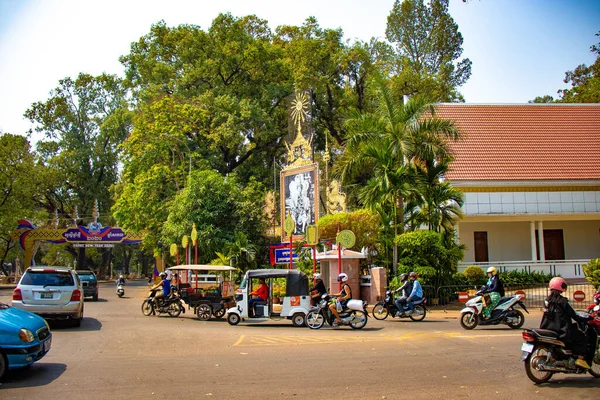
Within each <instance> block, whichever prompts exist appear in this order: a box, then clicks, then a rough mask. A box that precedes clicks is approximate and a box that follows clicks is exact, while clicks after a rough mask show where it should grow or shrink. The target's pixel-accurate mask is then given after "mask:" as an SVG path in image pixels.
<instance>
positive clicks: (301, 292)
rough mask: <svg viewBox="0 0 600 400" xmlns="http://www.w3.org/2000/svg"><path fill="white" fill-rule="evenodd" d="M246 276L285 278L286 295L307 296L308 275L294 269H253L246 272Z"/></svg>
mask: <svg viewBox="0 0 600 400" xmlns="http://www.w3.org/2000/svg"><path fill="white" fill-rule="evenodd" d="M246 275H247V276H248V278H264V279H267V278H286V288H285V295H286V296H307V295H308V277H307V276H306V274H305V273H304V272H302V271H298V270H295V269H255V270H251V271H248V272H246Z"/></svg>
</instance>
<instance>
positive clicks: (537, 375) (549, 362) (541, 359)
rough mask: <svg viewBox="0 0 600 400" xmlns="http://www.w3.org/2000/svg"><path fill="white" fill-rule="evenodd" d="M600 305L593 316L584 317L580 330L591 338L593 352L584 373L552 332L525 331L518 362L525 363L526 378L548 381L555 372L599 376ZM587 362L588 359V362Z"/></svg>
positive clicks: (539, 330) (591, 314) (535, 380)
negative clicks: (588, 367)
mask: <svg viewBox="0 0 600 400" xmlns="http://www.w3.org/2000/svg"><path fill="white" fill-rule="evenodd" d="M599 311H600V306H597V305H596V306H594V309H593V310H592V313H590V314H587V321H586V322H584V323H583V324H582V325H583V326H582V328H583V330H584V332H585V334H586V335H588V337H589V336H591V337H592V338H593V340H592V342H593V343H595V344H596V345H595V352H594V356H593V358H592V360H591V361H592V362H591V363H590V366H591V368H590V369H588V370H586V369H584V368H581V367H579V366H578V365H576V364H575V358H574V357H573V353H572V352H571V351H570V350H567V348H566V347H565V343H564V342H563V341H562V340H560V339H559V338H558V335H557V334H556V332H554V331H550V330H547V329H525V330H524V331H523V333H522V336H523V340H524V342H523V344H522V345H521V351H522V352H523V353H522V355H521V361H524V362H525V372H526V373H527V377H528V378H529V379H531V380H532V381H533V382H535V383H544V382H548V381H549V380H550V378H552V375H554V374H555V373H565V374H585V373H586V372H589V373H590V375H592V376H594V377H596V378H599V377H600V343H599V341H598V337H599V335H600V317H598V313H599ZM587 361H588V362H589V361H590V360H587Z"/></svg>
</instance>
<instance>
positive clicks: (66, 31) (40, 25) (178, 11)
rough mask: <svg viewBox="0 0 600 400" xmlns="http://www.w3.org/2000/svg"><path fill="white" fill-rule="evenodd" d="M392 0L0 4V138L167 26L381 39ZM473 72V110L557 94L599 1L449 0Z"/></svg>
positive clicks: (21, 129)
mask: <svg viewBox="0 0 600 400" xmlns="http://www.w3.org/2000/svg"><path fill="white" fill-rule="evenodd" d="M393 4H394V0H303V1H295V2H292V1H289V0H288V1H284V0H169V1H165V0H102V1H100V0H0V132H4V133H13V134H26V132H27V131H28V130H29V129H30V128H31V127H32V125H31V123H30V122H29V121H28V120H26V119H24V118H23V113H24V112H25V111H26V110H27V109H28V108H29V107H30V106H31V105H32V104H33V103H35V102H38V101H45V100H47V99H48V98H49V93H50V91H51V90H52V89H53V88H55V87H57V86H58V81H59V80H60V79H63V78H65V77H72V78H76V77H77V75H78V74H79V73H81V72H85V73H88V74H92V75H99V74H101V73H103V72H106V73H111V74H117V75H119V76H123V73H124V69H123V66H122V65H121V64H120V63H119V57H120V56H122V55H125V54H128V53H129V49H130V45H131V43H132V42H136V41H137V40H138V39H139V38H140V37H141V36H144V35H145V34H147V33H148V32H149V31H150V27H151V25H152V24H154V23H156V22H158V21H160V20H164V21H165V22H166V24H167V25H168V26H177V25H179V24H194V25H198V26H200V28H201V29H204V30H207V29H208V28H209V27H210V25H211V23H212V21H213V19H214V18H215V17H216V16H217V15H218V14H219V13H224V12H230V13H231V14H233V15H234V16H244V15H249V14H254V15H256V16H258V17H259V18H261V19H264V20H266V21H268V22H269V26H270V27H271V28H272V29H275V28H276V27H277V26H279V25H301V24H302V23H303V21H304V20H305V19H306V18H307V17H309V16H314V17H316V18H317V20H318V22H319V25H320V26H321V27H322V28H333V29H337V28H341V29H342V30H343V32H344V37H345V39H349V40H355V39H360V40H364V41H368V40H369V39H371V38H372V37H377V38H380V39H381V40H384V39H385V29H386V23H387V16H388V15H389V13H390V11H391V9H392V7H393ZM449 9H450V14H451V15H452V17H453V18H454V20H455V21H456V23H457V24H458V27H459V31H460V32H461V33H462V35H463V39H464V43H463V49H464V52H463V55H462V58H466V57H468V58H469V59H470V60H471V61H472V63H473V64H472V75H471V78H470V79H469V81H468V82H467V83H466V84H465V85H463V86H462V87H461V88H460V92H461V93H462V94H463V96H464V97H465V100H466V102H467V103H526V102H527V101H528V100H532V99H534V98H535V97H536V96H543V95H546V94H548V95H552V96H554V97H555V98H556V97H557V94H556V92H557V91H558V90H559V89H563V88H566V87H567V85H566V84H565V83H564V82H563V79H564V76H565V72H566V71H569V70H573V69H574V68H575V67H577V65H579V64H588V65H589V64H591V63H593V62H594V60H595V56H594V55H593V54H592V53H591V52H590V46H591V45H593V44H597V43H598V42H600V38H598V37H596V36H594V35H595V34H596V33H598V32H599V31H600V0H570V1H564V0H468V1H467V2H463V1H462V0H450V7H449Z"/></svg>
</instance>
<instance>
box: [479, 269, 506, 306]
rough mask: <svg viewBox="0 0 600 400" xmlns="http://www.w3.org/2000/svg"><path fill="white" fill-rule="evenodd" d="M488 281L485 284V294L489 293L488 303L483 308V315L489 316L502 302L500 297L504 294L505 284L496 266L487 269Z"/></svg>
mask: <svg viewBox="0 0 600 400" xmlns="http://www.w3.org/2000/svg"><path fill="white" fill-rule="evenodd" d="M487 275H488V278H489V279H488V281H487V283H486V285H485V288H484V290H483V291H482V292H483V293H484V294H489V301H488V304H487V305H486V306H485V307H484V308H483V317H484V318H489V317H490V315H491V314H492V310H493V309H494V308H495V307H496V306H497V305H498V303H499V302H500V298H501V297H502V296H504V285H503V284H502V281H501V280H500V277H499V276H498V269H497V268H496V267H489V268H488V269H487Z"/></svg>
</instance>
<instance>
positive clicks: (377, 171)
mask: <svg viewBox="0 0 600 400" xmlns="http://www.w3.org/2000/svg"><path fill="white" fill-rule="evenodd" d="M375 88H376V89H377V96H376V98H377V106H378V107H377V109H376V110H375V111H374V112H363V113H355V114H354V115H353V116H352V117H351V118H349V119H348V120H347V126H348V130H349V135H348V140H347V144H346V148H345V149H344V154H343V155H342V156H341V157H340V158H339V160H338V164H337V165H336V173H337V174H338V175H339V176H341V178H342V180H343V181H345V182H346V183H348V184H350V183H352V179H354V178H356V177H357V176H359V175H361V174H364V171H371V177H370V178H369V179H368V181H367V183H366V185H364V186H362V187H360V188H359V189H358V198H359V200H360V201H361V203H362V204H364V206H365V207H367V208H370V209H372V210H377V211H379V212H381V213H382V220H384V219H386V218H390V219H391V227H392V229H393V230H394V237H395V236H397V235H398V234H399V233H402V232H404V228H405V221H404V208H405V199H406V198H407V197H409V195H411V193H413V192H414V191H415V190H416V189H417V184H416V176H417V174H416V169H415V166H417V165H419V164H420V163H421V161H422V159H421V157H425V156H427V157H429V156H431V155H436V157H439V158H441V159H444V158H446V157H447V155H448V154H449V150H448V146H447V141H448V140H456V139H458V137H459V133H458V131H457V130H456V129H455V127H454V124H453V122H452V121H449V120H445V119H440V118H438V117H436V116H435V114H433V115H432V111H433V107H432V106H431V105H429V104H427V103H426V102H425V101H423V100H418V99H414V100H411V101H409V102H407V103H406V104H403V103H402V102H400V101H399V100H398V99H397V98H396V97H395V96H394V95H393V93H392V91H391V89H390V87H389V85H388V82H386V81H385V80H384V79H383V78H382V77H381V76H379V77H378V78H377V79H376V81H375ZM392 261H393V268H394V271H395V270H396V265H397V264H396V262H397V245H396V244H394V255H393V260H392Z"/></svg>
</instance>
